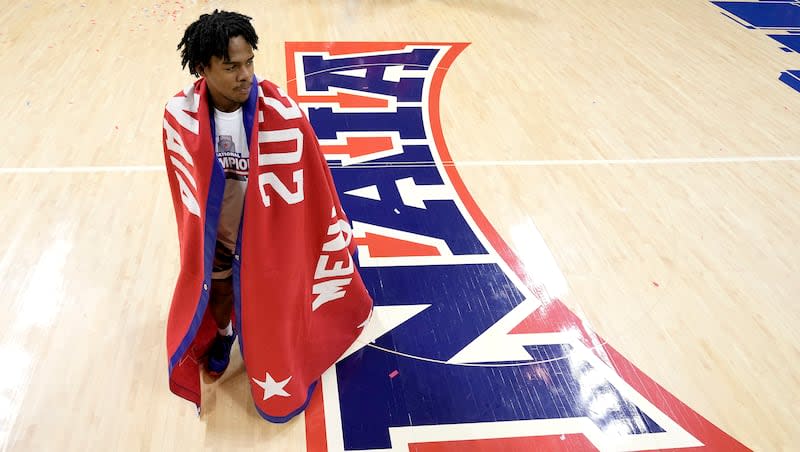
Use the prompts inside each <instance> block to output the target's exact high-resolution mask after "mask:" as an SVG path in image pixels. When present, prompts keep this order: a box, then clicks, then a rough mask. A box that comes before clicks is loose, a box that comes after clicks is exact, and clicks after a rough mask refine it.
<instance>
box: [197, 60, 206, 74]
mask: <svg viewBox="0 0 800 452" xmlns="http://www.w3.org/2000/svg"><path fill="white" fill-rule="evenodd" d="M195 70H196V71H197V73H198V74H200V75H201V76H203V77H205V76H206V67H205V65H203V63H200V64H198V65H197V67H196V68H195Z"/></svg>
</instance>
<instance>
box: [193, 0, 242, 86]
mask: <svg viewBox="0 0 800 452" xmlns="http://www.w3.org/2000/svg"><path fill="white" fill-rule="evenodd" d="M251 20H252V17H248V16H245V15H244V14H239V13H234V12H230V11H219V10H217V9H215V10H214V12H213V13H211V14H203V15H201V16H200V18H199V19H197V20H196V21H195V22H194V23H192V24H191V25H189V26H188V27H186V31H185V32H184V33H183V39H181V42H179V43H178V50H180V51H181V67H183V68H184V69H185V68H186V67H187V66H188V67H189V73H191V74H192V75H194V76H195V77H200V73H198V72H197V66H198V65H201V64H202V65H204V66H208V65H209V64H211V57H212V56H216V57H219V58H222V59H227V58H228V41H230V39H231V38H233V37H236V36H241V37H242V38H244V40H245V41H247V43H248V44H250V45H251V46H252V47H253V49H254V50H255V49H258V47H257V44H258V35H256V31H255V29H254V28H253V25H252V24H251V23H250V21H251ZM181 47H182V48H183V49H181Z"/></svg>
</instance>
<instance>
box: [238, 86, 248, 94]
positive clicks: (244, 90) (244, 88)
mask: <svg viewBox="0 0 800 452" xmlns="http://www.w3.org/2000/svg"><path fill="white" fill-rule="evenodd" d="M236 91H237V92H239V93H249V92H250V85H247V86H244V87H241V88H236Z"/></svg>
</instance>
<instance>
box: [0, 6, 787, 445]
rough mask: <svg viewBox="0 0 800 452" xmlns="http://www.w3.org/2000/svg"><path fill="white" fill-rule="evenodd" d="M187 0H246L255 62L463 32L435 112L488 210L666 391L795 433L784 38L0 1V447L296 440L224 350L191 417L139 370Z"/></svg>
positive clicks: (166, 297) (276, 76)
mask: <svg viewBox="0 0 800 452" xmlns="http://www.w3.org/2000/svg"><path fill="white" fill-rule="evenodd" d="M213 8H224V9H228V10H235V11H240V12H243V13H246V14H248V15H250V16H252V17H253V18H254V25H255V27H256V30H257V32H258V33H259V36H260V39H261V42H260V45H259V50H258V51H257V52H256V73H257V74H259V75H260V76H262V77H264V78H267V79H270V80H273V81H275V82H276V83H278V84H279V85H283V86H286V84H287V68H286V64H285V58H284V55H285V43H286V42H305V41H313V42H319V41H370V42H383V41H389V42H466V43H470V45H469V46H468V47H467V48H466V49H465V50H464V51H463V52H462V53H461V54H460V55H459V57H458V58H457V59H456V60H455V62H454V63H453V64H452V65H451V67H450V69H449V71H448V72H447V77H446V78H445V79H444V83H443V86H442V91H441V100H440V111H441V123H442V130H443V133H444V138H445V140H446V143H447V147H448V149H449V152H450V155H451V156H452V158H453V161H454V162H455V166H456V168H457V170H458V172H459V174H460V176H461V178H462V179H463V181H464V183H465V185H466V187H467V189H468V190H469V192H470V193H471V194H472V196H473V197H474V199H475V201H476V203H477V205H478V206H479V207H480V208H481V209H482V211H483V213H484V214H485V215H486V217H487V218H488V220H489V222H490V223H491V224H492V225H493V226H494V228H495V229H496V230H497V232H498V233H499V235H500V237H502V238H503V239H504V240H505V242H506V243H507V244H508V245H509V246H510V247H511V249H512V250H513V251H514V252H515V253H516V254H517V256H518V257H519V258H520V260H521V261H522V263H523V265H524V266H525V267H526V268H527V269H529V271H530V273H531V274H536V275H537V277H538V278H540V280H541V281H542V283H543V284H545V285H546V286H547V289H548V290H549V291H550V292H551V294H553V295H554V296H558V297H559V298H560V299H561V300H562V301H563V302H564V303H565V304H566V306H568V307H569V308H570V309H571V310H572V311H573V312H575V313H576V314H578V315H579V316H580V317H581V318H584V319H585V321H586V322H587V324H588V325H589V326H590V328H591V329H592V330H593V331H595V332H596V333H597V334H598V335H599V336H600V337H602V338H604V339H605V340H607V341H608V342H609V343H610V344H612V345H613V346H614V347H615V348H616V350H618V351H619V352H620V353H621V354H622V355H623V356H625V357H626V358H627V359H629V360H630V362H632V363H633V364H635V365H636V366H638V367H639V368H640V369H641V370H642V372H644V373H645V374H647V375H648V376H649V377H650V378H652V379H653V380H654V381H655V382H657V383H658V384H660V385H662V386H663V387H664V388H665V389H666V390H667V391H669V392H670V393H671V394H673V395H674V396H675V397H676V398H677V399H679V400H681V401H683V402H684V403H686V404H687V405H688V406H689V407H691V408H692V409H693V410H695V411H696V412H697V413H698V414H700V415H701V416H703V417H705V418H706V419H708V421H710V422H711V423H713V424H714V425H716V426H717V427H719V428H720V429H722V430H723V431H725V432H726V433H727V434H729V435H731V436H733V437H734V438H736V439H737V440H738V441H740V442H742V443H743V444H744V445H746V446H747V447H749V448H752V449H755V450H764V451H779V450H781V451H790V450H798V449H797V448H798V447H800V446H798V445H797V444H798V442H800V427H798V425H797V424H798V420H800V390H799V389H798V387H799V386H800V377H798V375H800V364H798V363H800V352H798V341H799V340H800V334H798V332H797V328H798V325H800V304H798V300H799V299H798V294H799V293H800V277H798V274H800V125H798V124H800V92H797V91H795V90H793V89H792V88H790V87H789V86H787V85H786V84H784V83H781V82H780V81H779V80H778V76H779V74H780V73H781V72H783V71H786V70H788V69H793V68H800V56H798V54H797V53H790V52H781V51H780V50H779V46H778V45H776V43H775V41H773V40H772V39H770V38H769V37H768V36H767V35H766V33H765V32H763V31H762V30H754V29H747V28H745V27H743V26H741V25H740V24H737V23H736V22H735V21H733V20H730V19H729V18H727V17H725V16H724V15H722V14H721V9H720V8H719V7H717V6H716V5H714V4H712V3H711V2H708V1H703V0H675V1H669V2H663V1H662V2H656V1H645V2H630V1H623V0H612V1H604V2H586V1H579V0H562V1H552V0H545V1H532V0H518V1H514V0H469V1H453V0H416V1H398V0H365V1H351V0H333V1H329V2H322V1H308V2H294V1H287V0H282V1H277V0H276V1H244V0H242V1H230V2H222V1H193V2H189V1H155V0H151V1H131V2H99V1H89V0H87V1H85V2H82V3H81V2H59V1H20V2H5V4H4V5H3V8H1V9H0V55H2V57H3V58H2V60H1V61H2V70H0V80H1V81H2V83H0V101H1V102H0V112H1V113H2V115H0V116H1V117H2V118H3V121H2V122H0V135H1V136H2V137H3V142H4V145H3V146H2V152H0V199H2V202H1V203H0V213H1V215H0V230H1V231H2V234H0V250H2V254H0V256H1V257H0V276H2V278H0V294H2V309H0V450H13V451H45V450H98V451H100V450H102V451H109V450H186V451H188V450H226V451H227V450H270V451H271V450H287V451H302V450H305V448H306V438H305V434H306V433H305V419H304V418H303V416H298V417H297V418H295V419H294V420H292V421H291V422H289V423H287V424H283V425H274V424H269V423H267V422H265V421H264V420H262V419H261V418H260V417H259V416H258V415H257V413H256V412H255V410H254V408H253V404H252V401H251V399H250V397H251V396H250V393H249V390H248V385H247V378H246V375H245V374H244V373H243V370H242V362H241V358H240V357H239V355H238V353H237V352H236V351H234V354H233V356H234V357H233V361H232V364H231V368H230V369H229V371H228V373H227V374H226V375H225V376H224V377H223V378H222V379H220V380H219V381H216V382H210V381H208V380H206V379H204V387H203V396H204V405H203V413H202V415H201V416H200V417H198V415H197V413H196V411H195V409H194V407H193V406H192V405H191V404H189V403H187V402H186V401H184V400H181V399H179V398H178V397H176V396H174V395H172V394H171V393H170V392H169V389H168V386H167V357H166V351H165V340H164V337H165V323H166V318H167V314H168V310H169V303H170V298H171V295H172V289H173V284H174V282H175V277H176V275H177V270H178V267H177V265H178V248H177V235H176V227H175V217H174V214H173V211H172V204H171V198H170V194H169V189H168V185H167V179H166V175H165V173H164V170H163V164H164V157H163V153H162V147H161V117H162V113H163V108H164V104H165V102H166V100H167V99H168V98H169V97H170V96H172V95H173V94H174V93H175V92H177V91H178V90H179V89H181V88H183V87H184V86H185V85H187V84H188V83H189V82H190V81H191V80H192V79H191V78H190V76H189V74H188V73H186V72H184V71H182V70H181V68H180V65H179V56H178V53H177V52H176V50H175V46H176V44H177V42H178V40H179V39H180V36H181V35H182V32H183V30H184V28H185V27H186V26H187V25H188V24H189V23H190V22H192V21H193V20H194V19H196V18H197V17H198V16H199V14H200V13H202V12H207V11H210V10H212V9H213ZM542 244H544V245H545V246H542ZM548 250H549V251H548ZM454 450H455V449H454Z"/></svg>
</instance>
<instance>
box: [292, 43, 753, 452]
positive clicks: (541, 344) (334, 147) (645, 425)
mask: <svg viewBox="0 0 800 452" xmlns="http://www.w3.org/2000/svg"><path fill="white" fill-rule="evenodd" d="M466 47H467V45H466V44H456V43H425V44H420V43H288V44H287V49H286V61H287V68H288V72H289V73H288V79H289V86H288V87H289V94H290V95H291V96H292V97H293V98H294V99H296V100H297V101H298V103H299V105H300V106H301V108H302V109H303V110H304V111H305V112H306V114H307V115H308V117H309V119H310V121H311V123H312V125H313V126H314V129H315V131H316V133H317V135H318V137H319V140H320V144H321V146H322V149H323V152H324V153H325V154H326V158H327V159H328V161H329V163H330V166H331V171H332V173H333V177H334V180H335V182H336V186H337V189H338V190H339V195H340V197H341V200H342V205H343V207H344V210H345V211H346V212H347V214H348V216H349V217H350V220H351V223H352V237H353V240H354V241H355V242H356V244H357V246H358V255H357V263H358V265H359V268H360V270H361V275H362V277H363V279H364V282H365V284H366V285H367V288H368V290H369V291H370V293H371V295H372V296H373V298H374V302H375V308H374V311H373V318H372V320H371V321H370V322H369V324H368V326H367V328H366V329H365V331H364V334H363V335H362V337H361V338H360V339H359V341H358V342H357V343H356V344H355V345H354V346H353V347H352V348H351V350H348V351H347V352H346V353H345V356H344V357H343V359H341V360H340V361H339V362H338V363H337V364H336V365H335V366H334V367H333V368H332V369H330V370H329V371H328V372H326V373H325V374H324V375H323V377H322V382H321V383H322V384H321V385H318V388H319V390H317V391H316V392H315V395H314V401H313V402H312V404H311V405H310V406H309V408H308V410H307V412H306V429H307V444H308V450H309V451H320V452H321V451H330V452H334V451H336V452H339V451H382V452H385V451H419V452H424V451H479V450H480V451H492V450H515V451H523V450H619V451H622V450H626V451H627V450H654V449H662V450H663V449H683V448H702V449H704V450H715V451H716V450H719V451H736V450H746V448H745V447H744V446H742V445H741V444H739V443H738V442H736V440H734V439H733V438H731V437H730V436H728V435H727V434H725V433H724V432H722V431H721V430H719V429H718V428H717V427H715V426H714V425H712V424H711V423H709V422H708V421H706V420H705V419H703V418H702V417H701V416H699V415H697V414H696V413H694V412H693V411H692V410H691V409H690V408H688V407H687V406H686V405H685V404H683V403H681V402H680V401H678V400H677V399H676V398H675V397H674V396H672V395H671V394H669V393H668V392H667V391H665V390H664V389H663V388H661V387H660V386H658V385H657V384H656V383H655V382H653V381H652V380H651V379H649V378H648V377H647V376H646V375H644V374H643V373H642V372H641V371H639V370H638V369H636V368H635V367H634V366H633V365H632V364H631V363H629V362H628V361H627V360H626V359H625V358H624V357H622V356H621V355H620V354H619V353H617V352H616V351H615V350H614V349H613V348H612V347H610V346H609V345H608V344H605V343H604V342H603V341H602V340H601V339H600V338H598V337H597V335H595V334H594V333H593V332H591V331H589V330H587V329H586V328H583V324H582V322H581V321H580V320H579V319H578V318H577V317H576V316H575V315H574V314H573V313H572V312H570V311H569V310H567V309H566V308H565V307H564V305H563V304H562V303H561V302H560V301H558V300H553V299H552V298H551V297H549V296H547V294H546V293H545V292H544V290H543V288H542V287H540V286H537V285H536V284H535V283H531V282H530V281H536V275H528V274H526V273H525V271H524V270H523V268H522V266H521V265H519V263H518V261H517V258H516V257H515V256H514V255H513V254H512V253H511V251H510V250H509V248H508V246H507V245H506V244H505V243H504V242H503V241H502V239H501V238H500V237H499V235H498V234H497V233H496V232H495V231H494V229H493V228H492V226H491V224H490V223H489V222H488V220H487V219H486V218H485V217H484V216H483V214H482V213H481V212H480V210H479V208H478V206H476V205H475V203H474V201H473V200H472V198H471V197H470V195H469V193H468V192H467V191H466V189H465V187H464V185H463V183H462V182H461V179H460V177H459V175H458V173H457V171H456V169H455V167H454V166H453V165H448V164H445V163H446V162H449V161H451V159H450V156H449V154H448V151H447V148H446V146H445V143H444V139H443V135H442V130H441V126H440V122H439V93H440V91H441V86H442V82H443V79H444V76H445V74H446V72H447V71H448V70H449V69H450V67H451V66H452V64H453V62H454V60H455V59H456V57H457V56H458V54H459V53H460V52H462V51H463V50H464V49H465V48H466Z"/></svg>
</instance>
